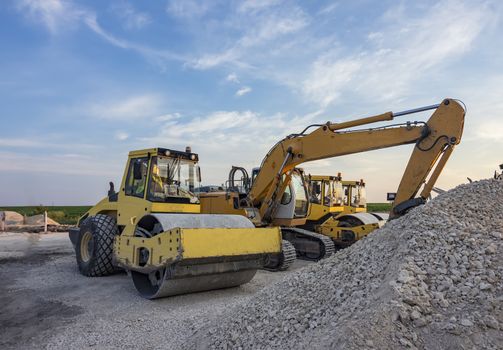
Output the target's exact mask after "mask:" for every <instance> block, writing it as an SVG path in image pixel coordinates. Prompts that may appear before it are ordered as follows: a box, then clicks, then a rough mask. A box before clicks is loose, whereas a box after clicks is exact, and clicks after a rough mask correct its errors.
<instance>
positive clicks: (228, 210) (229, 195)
mask: <svg viewBox="0 0 503 350" xmlns="http://www.w3.org/2000/svg"><path fill="white" fill-rule="evenodd" d="M199 200H200V202H201V213H203V214H235V215H243V216H247V215H246V210H245V209H244V208H238V209H236V208H235V207H234V202H235V201H237V202H238V203H239V196H238V194H237V193H235V192H210V193H201V194H200V196H199Z"/></svg>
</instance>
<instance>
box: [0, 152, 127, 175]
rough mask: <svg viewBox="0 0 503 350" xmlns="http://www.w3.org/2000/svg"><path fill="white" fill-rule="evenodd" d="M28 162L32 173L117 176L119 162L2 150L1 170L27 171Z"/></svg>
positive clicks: (80, 156)
mask: <svg viewBox="0 0 503 350" xmlns="http://www.w3.org/2000/svg"><path fill="white" fill-rule="evenodd" d="M27 164H29V170H30V172H31V173H37V172H42V173H56V174H74V175H93V176H96V175H107V176H114V177H115V176H116V175H117V171H118V162H115V161H114V162H110V160H105V159H101V160H99V159H96V158H93V157H89V156H86V155H83V154H75V153H69V154H66V153H59V152H58V153H51V154H48V153H45V154H41V153H36V154H33V153H23V152H3V151H1V152H0V170H1V171H26V169H27Z"/></svg>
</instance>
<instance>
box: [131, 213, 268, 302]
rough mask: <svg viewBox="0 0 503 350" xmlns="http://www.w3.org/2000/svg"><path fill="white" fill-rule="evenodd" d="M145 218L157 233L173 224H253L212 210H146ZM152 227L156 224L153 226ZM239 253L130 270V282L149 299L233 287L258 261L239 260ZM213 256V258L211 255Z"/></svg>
mask: <svg viewBox="0 0 503 350" xmlns="http://www.w3.org/2000/svg"><path fill="white" fill-rule="evenodd" d="M142 221H143V222H148V223H149V224H148V225H147V226H150V229H152V230H153V231H154V232H153V233H152V235H155V234H157V233H160V232H163V231H166V230H170V229H173V228H253V227H254V225H253V223H252V222H251V221H250V220H248V219H247V218H245V217H244V216H240V215H214V214H211V215H210V214H149V215H146V216H144V217H143V218H142V219H141V220H140V222H139V224H141V222H142ZM154 227H155V228H154ZM240 259H242V257H239V256H237V257H226V258H225V259H224V260H223V261H222V259H221V258H220V259H218V261H212V259H211V258H210V259H202V261H201V260H200V259H198V260H197V261H193V260H192V261H191V260H181V261H179V262H177V263H175V264H172V265H169V266H167V267H166V268H163V269H161V270H157V271H154V272H152V273H149V274H145V273H140V272H136V271H131V277H132V279H133V283H134V285H135V287H136V289H137V290H138V292H140V294H141V295H142V296H143V297H145V298H148V299H155V298H161V297H166V296H172V295H178V294H186V293H193V292H202V291H207V290H212V289H221V288H228V287H236V286H239V285H241V284H244V283H247V282H249V281H250V280H251V279H252V278H253V276H255V273H256V272H257V266H258V264H253V261H249V260H247V261H242V260H240ZM214 260H215V259H214Z"/></svg>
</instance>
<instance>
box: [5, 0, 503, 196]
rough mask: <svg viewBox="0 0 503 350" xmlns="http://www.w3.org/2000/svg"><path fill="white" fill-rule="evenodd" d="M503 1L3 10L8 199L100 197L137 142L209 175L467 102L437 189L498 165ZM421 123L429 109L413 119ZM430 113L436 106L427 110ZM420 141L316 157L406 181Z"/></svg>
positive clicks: (330, 169)
mask: <svg viewBox="0 0 503 350" xmlns="http://www.w3.org/2000/svg"><path fill="white" fill-rule="evenodd" d="M502 9H503V5H502V4H501V2H499V1H496V0H495V1H414V2H411V1H365V0H357V1H280V0H257V1H194V0H184V1H182V0H172V1H167V0H162V1H161V0H159V1H148V2H147V1H132V0H129V1H126V0H124V1H110V2H104V1H71V0H66V1H65V0H18V1H2V4H1V5H0V42H1V43H2V50H1V51H0V120H1V126H0V186H1V187H0V205H31V204H46V205H51V204H56V205H58V204H60V205H67V204H92V203H94V202H96V201H97V200H98V199H100V197H102V196H103V195H104V194H105V193H106V190H107V184H108V181H110V180H114V181H115V182H116V183H117V182H119V181H120V177H121V176H122V171H123V167H124V164H125V160H126V157H127V152H128V151H129V150H132V149H139V148H147V147H154V146H164V147H169V148H180V149H183V148H185V146H186V145H191V146H192V149H193V150H194V151H195V152H198V153H199V154H200V158H201V166H202V171H203V182H204V183H205V184H220V183H222V182H224V181H225V179H226V177H227V172H228V170H229V168H230V166H231V165H242V166H246V167H247V168H251V167H253V166H256V165H257V164H259V163H260V161H261V160H262V158H263V156H264V155H265V153H266V151H267V150H268V149H269V148H270V147H271V146H272V145H273V144H274V143H275V142H276V141H277V140H279V139H280V138H282V137H283V136H285V135H288V134H290V133H293V132H298V131H300V130H301V129H303V128H304V127H305V126H306V125H308V124H310V123H313V122H315V123H319V122H326V121H327V120H331V121H342V120H348V119H350V118H356V117H364V116H368V115H373V114H379V113H382V112H385V111H389V110H393V111H399V110H403V109H407V108H413V107H418V106H421V105H429V104H433V103H438V102H439V101H441V100H442V98H444V97H455V98H459V99H461V100H463V101H464V102H465V103H466V104H467V106H468V113H467V117H466V118H467V119H466V124H465V133H464V137H463V141H462V143H461V145H460V146H459V147H458V148H457V149H456V151H455V153H454V155H453V157H452V158H451V160H450V161H449V163H448V165H447V168H446V169H445V171H444V173H443V174H442V176H441V178H440V180H439V182H438V185H439V186H440V187H443V188H450V187H453V186H455V185H457V184H459V183H461V182H465V181H466V177H467V176H469V177H471V178H474V179H478V178H483V177H488V176H490V174H491V173H492V171H493V170H494V169H495V168H496V167H497V165H498V164H499V163H502V162H503V157H502V156H501V149H502V145H503V124H502V122H501V118H502V116H503V99H502V96H503V70H502V68H503V42H502V39H501V38H502V35H503V27H502V24H501V14H502V13H503V12H502ZM413 118H414V119H417V118H421V116H414V117H413ZM422 118H423V119H425V118H427V115H423V116H422ZM410 152H411V147H410V146H403V147H400V148H394V149H388V150H379V151H373V152H369V153H365V154H360V155H352V156H345V157H341V158H337V159H328V160H322V161H317V162H313V163H310V164H306V165H305V169H306V170H308V171H310V172H312V173H325V174H328V173H336V172H339V171H340V172H342V173H343V175H344V176H345V178H347V179H350V178H362V177H363V178H364V179H366V180H367V184H368V193H369V197H370V200H372V201H384V198H385V193H386V192H388V191H394V190H396V187H397V185H398V182H399V179H400V177H401V172H402V171H403V169H404V168H405V165H406V162H407V159H408V156H409V154H410Z"/></svg>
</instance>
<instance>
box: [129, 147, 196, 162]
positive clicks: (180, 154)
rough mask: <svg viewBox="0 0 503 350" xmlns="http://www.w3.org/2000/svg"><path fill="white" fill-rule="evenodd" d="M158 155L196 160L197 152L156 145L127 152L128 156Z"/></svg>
mask: <svg viewBox="0 0 503 350" xmlns="http://www.w3.org/2000/svg"><path fill="white" fill-rule="evenodd" d="M153 155H159V156H164V157H173V158H184V159H188V160H193V161H198V160H199V156H198V155H197V153H193V152H184V151H178V150H174V149H170V148H163V147H156V148H145V149H140V150H134V151H130V152H129V157H141V156H153Z"/></svg>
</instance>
